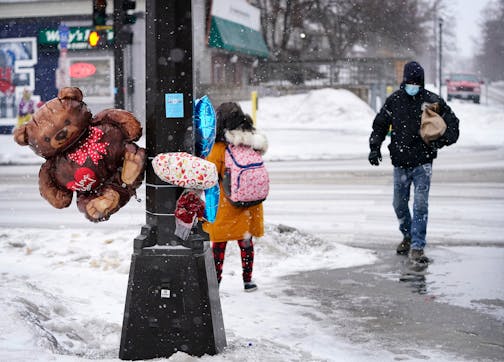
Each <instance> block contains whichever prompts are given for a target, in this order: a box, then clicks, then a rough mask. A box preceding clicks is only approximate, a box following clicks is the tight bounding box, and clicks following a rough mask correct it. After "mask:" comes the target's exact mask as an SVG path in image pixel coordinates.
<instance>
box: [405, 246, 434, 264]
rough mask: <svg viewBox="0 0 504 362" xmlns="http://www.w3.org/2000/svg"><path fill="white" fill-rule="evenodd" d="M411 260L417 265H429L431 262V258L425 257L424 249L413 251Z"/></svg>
mask: <svg viewBox="0 0 504 362" xmlns="http://www.w3.org/2000/svg"><path fill="white" fill-rule="evenodd" d="M409 259H410V261H411V262H413V263H415V264H428V263H429V261H430V260H429V258H427V257H426V256H425V254H424V251H423V249H411V251H410V253H409Z"/></svg>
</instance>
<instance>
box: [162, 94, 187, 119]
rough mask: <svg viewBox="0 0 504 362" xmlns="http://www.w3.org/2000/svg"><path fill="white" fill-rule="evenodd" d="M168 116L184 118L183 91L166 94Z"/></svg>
mask: <svg viewBox="0 0 504 362" xmlns="http://www.w3.org/2000/svg"><path fill="white" fill-rule="evenodd" d="M165 107H166V118H184V95H183V94H182V93H167V94H165Z"/></svg>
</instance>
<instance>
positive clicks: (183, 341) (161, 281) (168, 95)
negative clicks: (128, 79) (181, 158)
mask: <svg viewBox="0 0 504 362" xmlns="http://www.w3.org/2000/svg"><path fill="white" fill-rule="evenodd" d="M145 24H146V115H147V119H146V150H147V156H148V160H149V161H148V163H147V168H146V225H144V226H143V227H142V230H141V234H140V235H139V236H137V237H136V238H135V240H134V246H133V255H132V258H131V267H130V274H129V280H128V289H127V294H126V303H125V310H124V320H123V328H122V335H121V346H120V349H119V358H121V359H123V360H139V359H142V360H143V359H151V358H168V357H170V356H171V355H172V354H174V353H176V352H177V351H182V352H185V353H188V354H191V355H195V356H202V355H204V354H211V355H212V354H216V353H219V352H221V351H222V350H223V348H224V347H225V346H226V337H225V331H224V323H223V318H222V311H221V306H220V300H219V289H218V284H217V277H216V273H215V266H214V261H213V256H212V251H211V248H210V242H209V241H208V235H207V234H206V233H204V232H203V231H202V230H201V228H200V225H199V226H198V227H197V228H195V229H193V230H192V231H191V235H190V236H189V238H188V240H186V241H184V240H182V239H179V238H178V237H177V236H176V235H175V215H174V213H175V207H176V202H177V199H178V197H179V195H180V194H181V193H182V191H183V189H181V188H179V187H176V186H172V185H169V184H166V183H164V182H163V181H161V180H160V179H159V178H158V177H157V176H156V174H155V173H154V170H153V168H152V165H151V162H150V161H151V160H152V159H153V158H154V157H155V156H156V155H157V154H159V153H166V152H179V151H184V152H188V153H193V151H194V131H193V97H194V94H193V59H192V54H193V52H192V38H193V37H192V7H191V1H178V0H146V12H145Z"/></svg>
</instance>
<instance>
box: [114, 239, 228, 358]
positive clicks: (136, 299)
mask: <svg viewBox="0 0 504 362" xmlns="http://www.w3.org/2000/svg"><path fill="white" fill-rule="evenodd" d="M202 245H203V247H202V248H197V249H195V248H187V247H184V246H166V245H164V246H159V245H156V246H152V247H146V248H143V249H141V250H138V249H137V250H135V253H134V254H133V255H132V258H131V266H130V274H129V281H128V290H127V294H126V304H125V311H124V321H123V327H122V335H121V346H120V350H119V358H120V359H122V360H140V359H151V358H160V357H161V358H163V357H164V358H168V357H170V356H171V355H172V354H174V353H176V352H178V351H182V352H186V353H188V354H191V355H194V356H198V357H200V356H202V355H204V354H209V355H214V354H217V353H219V352H222V350H223V349H224V347H225V346H226V336H225V331H224V322H223V319H222V311H221V306H220V299H219V287H218V285H217V277H216V274H215V266H214V261H213V256H212V251H211V249H210V247H209V243H208V242H206V243H202Z"/></svg>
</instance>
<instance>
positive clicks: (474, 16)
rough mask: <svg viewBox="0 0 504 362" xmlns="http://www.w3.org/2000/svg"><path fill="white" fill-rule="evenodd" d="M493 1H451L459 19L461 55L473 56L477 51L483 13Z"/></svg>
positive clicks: (457, 30)
mask: <svg viewBox="0 0 504 362" xmlns="http://www.w3.org/2000/svg"><path fill="white" fill-rule="evenodd" d="M491 1H492V0H450V2H449V3H451V4H453V7H454V10H455V13H454V15H455V18H456V19H457V28H456V34H457V47H458V50H459V52H460V54H461V55H463V56H471V55H472V54H473V52H474V51H475V50H476V49H475V45H474V39H475V38H477V37H478V36H479V35H480V26H479V24H480V23H481V19H482V18H481V11H482V10H483V8H484V7H485V6H486V5H487V4H488V3H490V2H491Z"/></svg>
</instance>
